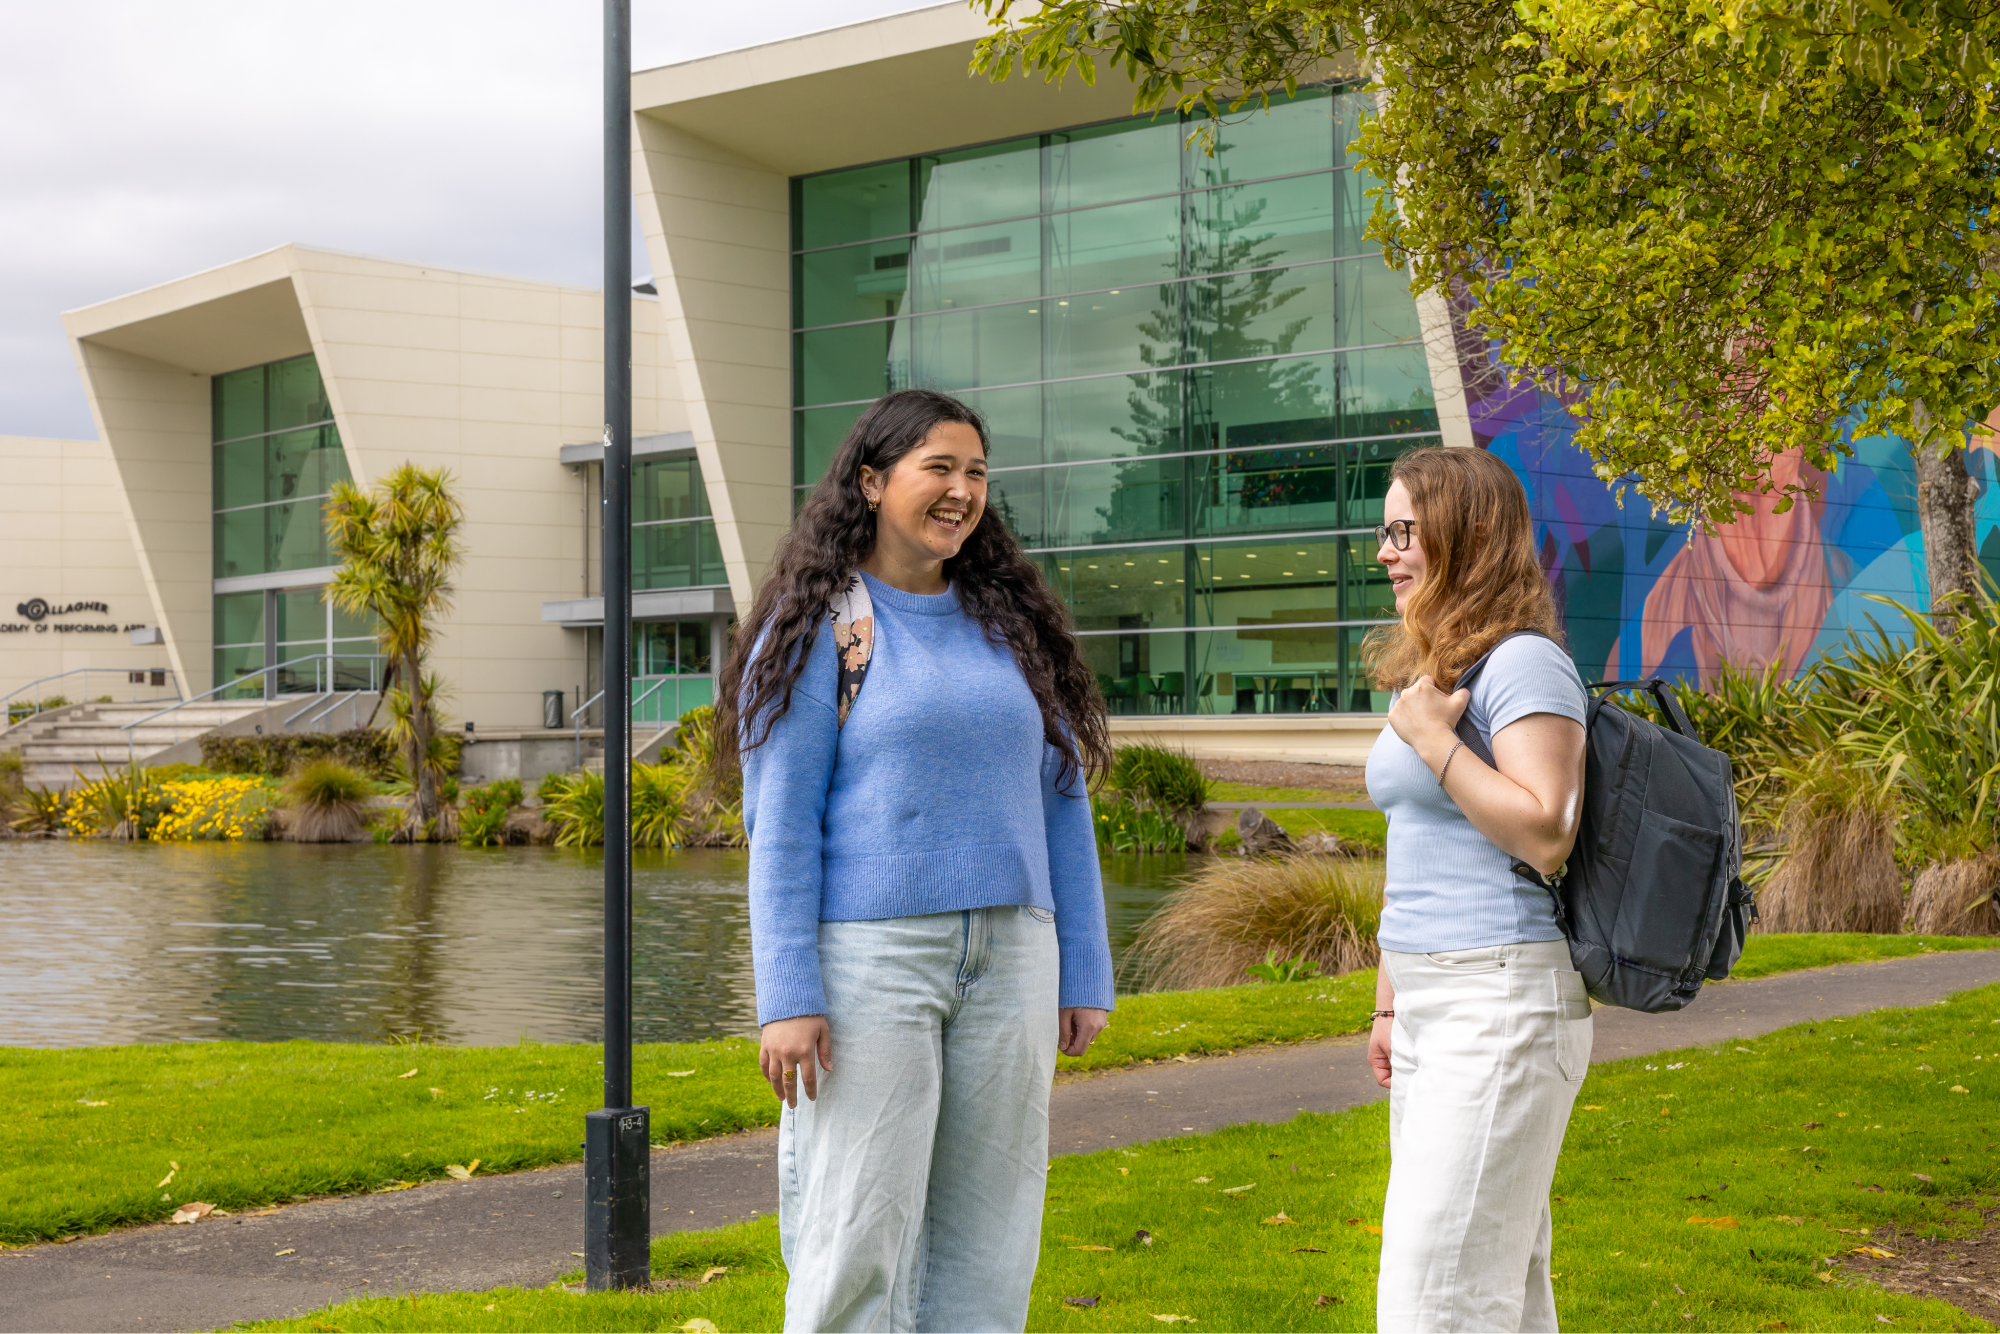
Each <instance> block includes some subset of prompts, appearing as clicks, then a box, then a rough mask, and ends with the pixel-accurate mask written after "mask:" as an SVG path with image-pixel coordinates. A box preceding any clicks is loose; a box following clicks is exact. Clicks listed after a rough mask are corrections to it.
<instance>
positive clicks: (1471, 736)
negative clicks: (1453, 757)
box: [1452, 630, 1555, 767]
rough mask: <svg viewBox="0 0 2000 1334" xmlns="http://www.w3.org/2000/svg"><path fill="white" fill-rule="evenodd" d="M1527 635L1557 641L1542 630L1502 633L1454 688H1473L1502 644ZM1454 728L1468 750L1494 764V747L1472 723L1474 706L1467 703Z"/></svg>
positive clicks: (1460, 677) (1462, 673)
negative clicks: (1488, 743)
mask: <svg viewBox="0 0 2000 1334" xmlns="http://www.w3.org/2000/svg"><path fill="white" fill-rule="evenodd" d="M1527 635H1532V636H1533V637H1534V638H1536V639H1548V640H1549V642H1550V643H1552V644H1553V643H1554V642H1555V640H1553V639H1550V638H1549V636H1548V635H1545V634H1543V633H1542V632H1541V631H1540V630H1516V631H1514V632H1513V633H1512V634H1508V635H1502V636H1501V637H1500V640H1499V642H1498V643H1496V644H1494V645H1493V647H1492V648H1490V649H1487V650H1486V652H1484V653H1482V654H1480V655H1479V661H1477V662H1475V663H1473V664H1472V665H1471V666H1470V667H1467V668H1466V669H1465V670H1464V671H1462V672H1460V673H1459V674H1458V684H1457V685H1456V686H1454V687H1453V690H1454V691H1458V690H1470V689H1472V683H1473V682H1474V681H1477V680H1478V679H1479V674H1480V673H1481V672H1483V671H1485V670H1486V664H1487V661H1488V660H1489V659H1491V658H1492V656H1493V655H1494V654H1495V653H1498V652H1499V651H1500V645H1501V644H1504V643H1506V642H1507V641H1508V640H1510V639H1520V638H1522V637H1523V636H1527ZM1452 730H1453V731H1455V732H1456V733H1458V739H1459V740H1460V741H1463V742H1464V743H1465V748H1466V749H1467V750H1469V751H1471V752H1472V753H1473V754H1474V755H1477V756H1478V757H1479V758H1480V760H1481V761H1482V762H1484V763H1485V764H1486V765H1487V766H1488V767H1491V766H1492V764H1493V748H1492V747H1491V746H1489V745H1487V744H1486V738H1485V737H1483V736H1481V735H1479V729H1478V728H1476V727H1474V726H1473V725H1472V706H1471V705H1470V704H1469V703H1468V704H1467V705H1466V709H1465V712H1464V713H1461V714H1459V715H1458V725H1457V726H1456V727H1454V728H1453V729H1452Z"/></svg>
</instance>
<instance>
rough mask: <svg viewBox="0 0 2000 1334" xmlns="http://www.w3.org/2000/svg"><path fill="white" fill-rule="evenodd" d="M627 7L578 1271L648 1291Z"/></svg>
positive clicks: (620, 91) (609, 358)
mask: <svg viewBox="0 0 2000 1334" xmlns="http://www.w3.org/2000/svg"><path fill="white" fill-rule="evenodd" d="M631 482H632V6H631V0H604V486H603V492H604V510H603V515H602V523H601V525H600V527H601V529H602V532H603V537H604V548H603V568H604V1107H603V1109H602V1110H600V1111H595V1112H590V1113H587V1114H586V1115H585V1116H584V1136H583V1144H584V1148H583V1172H584V1205H583V1268H584V1276H585V1283H586V1285H587V1286H588V1287H589V1288H590V1290H591V1291H593V1292H598V1291H603V1290H604V1289H607V1288H639V1287H645V1286H647V1285H648V1284H650V1283H651V1282H652V1277H653V1266H652V1218H651V1205H652V1200H651V1196H650V1191H651V1181H650V1176H651V1173H650V1170H649V1168H650V1159H651V1148H652V1129H651V1125H650V1116H649V1112H650V1110H651V1109H649V1108H645V1107H634V1106H633V1105H632V806H631V800H630V792H631V781H630V780H631V771H632V721H631V716H630V715H631V703H632V650H631V642H630V641H631V631H632V572H631V564H630V562H631V553H632V491H631Z"/></svg>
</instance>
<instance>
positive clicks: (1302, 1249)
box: [1292, 1246, 1326, 1255]
mask: <svg viewBox="0 0 2000 1334" xmlns="http://www.w3.org/2000/svg"><path fill="white" fill-rule="evenodd" d="M1292 1254H1293V1255H1325V1254H1326V1252H1325V1251H1324V1250H1322V1249H1321V1248H1320V1247H1318V1246H1294V1247H1292Z"/></svg>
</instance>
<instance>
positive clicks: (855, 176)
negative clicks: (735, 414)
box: [792, 88, 1438, 714]
mask: <svg viewBox="0 0 2000 1334" xmlns="http://www.w3.org/2000/svg"><path fill="white" fill-rule="evenodd" d="M1365 105H1366V95H1365V94H1364V93H1362V92H1360V91H1359V90H1356V89H1344V88H1318V89H1306V90H1301V92H1300V93H1299V95H1298V96H1296V97H1294V98H1292V99H1290V100H1289V101H1284V102H1274V103H1273V105H1272V108H1271V110H1270V112H1269V113H1268V114H1267V113H1264V112H1261V111H1255V110H1251V111H1246V112H1245V113H1243V114H1241V115H1238V116H1234V117H1229V118H1227V119H1226V121H1225V122H1224V123H1221V124H1219V125H1217V126H1216V127H1215V130H1216V133H1215V145H1214V152H1213V154H1211V153H1209V152H1208V151H1207V150H1206V149H1205V148H1204V147H1203V146H1202V145H1201V144H1200V143H1193V144H1190V143H1188V142H1187V140H1188V137H1189V134H1190V132H1191V131H1192V130H1194V129H1195V128H1197V126H1196V125H1195V124H1194V123H1192V122H1190V121H1189V120H1188V119H1185V118H1175V117H1173V116H1171V115H1169V116H1163V117H1160V118H1157V119H1138V120H1130V121H1122V122H1116V123H1113V124H1109V125H1099V126H1091V127H1088V128H1083V129H1077V130H1070V131H1063V132H1059V133H1053V134H1044V135H1038V136H1034V137H1030V138H1025V139H1020V140H1014V141H1010V142H1007V143H1001V144H993V145H987V146H984V147H978V148H968V149H962V150H958V151H954V152H947V153H937V154H932V155H928V156H924V157H919V158H913V159H907V160H902V161H897V162H889V163H883V164H879V165H876V166H869V167H860V168H855V169H851V170H846V171H839V172H830V173H826V174H823V175H818V176H807V177H800V178H797V179H795V180H794V181H793V182H792V219H793V245H794V249H795V253H794V256H793V288H792V292H793V317H794V318H793V325H794V333H793V403H794V414H793V416H794V435H793V439H794V455H793V457H794V478H793V480H794V482H795V484H796V485H797V486H799V487H800V488H804V487H808V486H810V485H811V484H812V483H813V482H815V481H817V480H818V478H819V477H820V475H821V474H822V473H823V472H824V471H825V469H826V466H827V463H828V461H829V459H830V458H831V456H832V453H833V450H834V449H835V448H836V447H837V446H838V444H839V442H840V439H841V437H842V435H843V434H844V433H845V432H846V430H847V428H848V427H849V426H851V425H852V424H853V422H854V420H855V418H856V417H857V416H859V415H860V412H861V411H862V409H863V408H865V407H866V406H867V404H868V403H869V402H870V401H872V400H873V399H874V398H876V397H877V396H879V395H881V394H883V393H885V392H888V391H890V390H893V389H899V388H903V387H906V386H913V385H914V386H922V387H929V388H936V389H942V390H946V391H948V392H951V393H954V394H957V395H959V396H961V397H963V398H964V399H965V400H966V401H967V402H968V403H970V404H972V405H973V406H975V407H976V408H978V409H979V410H980V411H981V412H982V413H983V414H984V415H985V417H986V419H987V422H988V424H989V427H990V430H991V436H992V456H991V466H992V472H991V493H990V504H991V508H992V512H993V514H994V515H996V516H998V517H1000V518H1002V519H1004V520H1005V521H1006V523H1007V524H1008V525H1009V527H1010V528H1011V529H1012V530H1013V531H1014V533H1015V534H1016V535H1017V536H1018V537H1019V538H1020V540H1021V542H1022V544H1023V545H1024V546H1026V547H1027V548H1028V549H1029V550H1031V551H1032V552H1034V553H1035V556H1036V558H1037V559H1038V560H1039V561H1040V562H1041V564H1042V566H1043V568H1044V570H1045V571H1046V572H1047V574H1048V576H1049V578H1050V580H1051V582H1052V583H1053V584H1054V585H1055V586H1056V587H1057V588H1058V589H1059V590H1060V591H1061V592H1062V594H1063V596H1064V597H1065V598H1066V599H1067V600H1068V602H1069V605H1070V607H1071V609H1072V611H1073V613H1074V615H1075V617H1076V621H1077V625H1078V628H1079V630H1080V632H1081V634H1082V636H1083V639H1084V645H1085V650H1086V652H1087V654H1088V655H1089V657H1090V659H1091V661H1092V663H1093V665H1094V667H1095V668H1096V670H1097V673H1098V676H1099V680H1100V682H1101V684H1102V685H1103V687H1104V691H1105V694H1106V697H1107V698H1108V699H1109V701H1110V703H1111V707H1112V709H1113V711H1114V712H1119V713H1174V714H1180V713H1299V712H1312V711H1341V712H1350V711H1371V710H1381V709H1384V708H1386V707H1387V699H1386V696H1383V695H1381V694H1378V693H1376V692H1373V691H1371V690H1370V689H1369V687H1368V683H1367V681H1366V679H1365V676H1364V674H1363V673H1362V671H1361V670H1360V652H1359V649H1360V643H1361V637H1362V635H1363V634H1365V633H1366V630H1367V629H1368V627H1369V626H1371V625H1373V624H1375V623H1376V622H1378V621H1379V620H1381V619H1382V618H1384V617H1385V616H1388V615H1390V614H1392V612H1391V599H1390V596H1389V592H1388V588H1387V584H1386V582H1385V579H1384V575H1383V571H1382V569H1381V567H1380V566H1379V565H1377V564H1376V563H1375V561H1374V543H1373V539H1372V529H1373V527H1374V525H1375V524H1376V523H1378V522H1379V521H1380V518H1381V502H1382V494H1383V492H1384V491H1385V490H1386V488H1387V473H1388V469H1389V466H1390V464H1391V463H1392V462H1393V461H1394V459H1395V458H1396V456H1397V455H1398V454H1400V453H1402V452H1403V451H1404V450H1406V449H1409V448H1411V447H1413V446H1415V445H1419V444H1428V443H1436V442H1437V440H1438V435H1437V412H1436V405H1435V401H1434V398H1433V395H1432V389H1431V382H1430V373H1429V367H1428V363H1427V361H1426V358H1425V355H1424V351H1423V347H1422V345H1421V342H1420V340H1419V336H1418V328H1417V314H1416V306H1415V303H1414V301H1413V300H1412V298H1411V295H1410V291H1409V284H1408V280H1407V277H1406V275H1405V274H1403V273H1402V272H1401V271H1398V270H1393V269H1390V268H1389V267H1388V266H1387V265H1386V264H1385V263H1384V262H1383V259H1382V257H1381V254H1380V252H1379V250H1378V248H1377V247H1376V246H1375V245H1373V244H1372V243H1370V242H1367V241H1364V240H1363V239H1362V235H1361V233H1362V230H1363V228H1364V226H1365V224H1366V222H1367V219H1368V214H1369V211H1370V208H1371V207H1372V201H1371V200H1369V199H1368V198H1367V195H1366V191H1367V190H1368V189H1369V188H1370V186H1371V184H1372V182H1371V181H1370V180H1369V179H1368V178H1367V177H1366V176H1365V175H1363V174H1362V173H1360V172H1359V171H1358V170H1356V169H1355V168H1354V167H1353V166H1352V165H1351V164H1350V161H1349V155H1348V144H1349V142H1350V141H1351V140H1352V138H1353V135H1354V132H1355V129H1356V125H1357V118H1358V116H1359V115H1360V114H1361V112H1362V110H1363V109H1364V107H1365ZM801 494H802V492H801Z"/></svg>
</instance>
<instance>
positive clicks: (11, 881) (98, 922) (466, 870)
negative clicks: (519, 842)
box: [0, 840, 1184, 1047]
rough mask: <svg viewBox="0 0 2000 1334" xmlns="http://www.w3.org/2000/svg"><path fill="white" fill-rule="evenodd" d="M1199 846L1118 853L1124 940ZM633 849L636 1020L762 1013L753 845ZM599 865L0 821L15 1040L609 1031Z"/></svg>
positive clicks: (2, 917)
mask: <svg viewBox="0 0 2000 1334" xmlns="http://www.w3.org/2000/svg"><path fill="white" fill-rule="evenodd" d="M1183 860H1184V859H1183V858H1180V857H1147V858H1138V857H1132V858H1116V859H1107V861H1106V862H1105V864H1104V896H1105V907H1106V910H1107V914H1108V916H1109V919H1110V924H1111V935H1112V945H1113V949H1114V952H1115V953H1117V954H1118V955H1119V956H1121V957H1122V955H1123V952H1124V950H1125V949H1126V947H1127V946H1128V945H1129V944H1130V942H1131V939H1132V935H1133V933H1134V932H1135V931H1137V929H1138V927H1139V925H1140V923H1142V922H1143V921H1144V920H1145V919H1146V917H1147V916H1148V915H1149V914H1150V913H1151V912H1152V910H1153V906H1154V905H1155V903H1156V902H1157V901H1158V899H1159V898H1160V896H1161V894H1163V893H1164V892H1165V891H1166V890H1167V889H1168V888H1169V887H1170V878H1171V877H1172V876H1173V875H1174V874H1176V873H1178V872H1179V871H1180V870H1181V869H1182V865H1183ZM633 862H634V865H633V874H632V882H633V904H634V907H633V919H634V920H633V928H634V934H635V943H636V953H635V955H634V966H633V977H632V980H633V993H634V1001H633V1003H634V1020H633V1026H634V1034H635V1036H636V1037H637V1038H638V1039H639V1040H640V1041H645V1042H667V1041H682V1040H691V1039H700V1038H711V1037H721V1036H725V1035H729V1034H753V1033H755V1032H756V1027H757V1025H756V1003H755V991H754V985H753V982H752V978H751V969H750V913H749V905H748V900H747V895H746V891H745V875H746V870H747V867H748V854H746V853H744V852H741V851H716V850H687V851H680V852H674V853H659V852H654V853H645V852H641V853H635V854H634V858H633ZM603 874H604V872H603V862H602V856H601V854H599V853H595V852H571V851H566V850H563V849H557V848H487V849H466V848H459V847H455V846H443V847H386V846H378V845H375V844H352V845H329V846H310V845H300V844H293V843H245V844H228V843H196V844H155V843H105V842H96V841H89V842H68V841H44V840H34V841H29V840H9V841H5V842H0V1045H11V1046H34V1047H80V1046H94V1045H99V1044H104V1043H119V1042H188V1041H197V1042H198V1041H215V1040H220V1039H224V1038H242V1039H248V1040H253V1041H270V1040H276V1039H283V1038H317V1039H323V1040H327V1041H337V1042H376V1041H381V1040H383V1039H384V1038H387V1037H389V1036H391V1035H394V1034H417V1033H421V1034H422V1035H423V1036H424V1037H425V1038H427V1039H431V1040H435V1041H441V1042H451V1043H465V1044H488V1043H505V1042H513V1041H515V1040H517V1039H519V1038H523V1037H525V1038H531V1039H534V1040H537V1041H542V1042H591V1041H599V1040H601V1039H602V1037H603V1028H602V1023H601V1014H602V1005H603V991H602V987H603V980H602V970H601V957H602V947H603V925H602V923H603V910H602V903H603Z"/></svg>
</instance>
